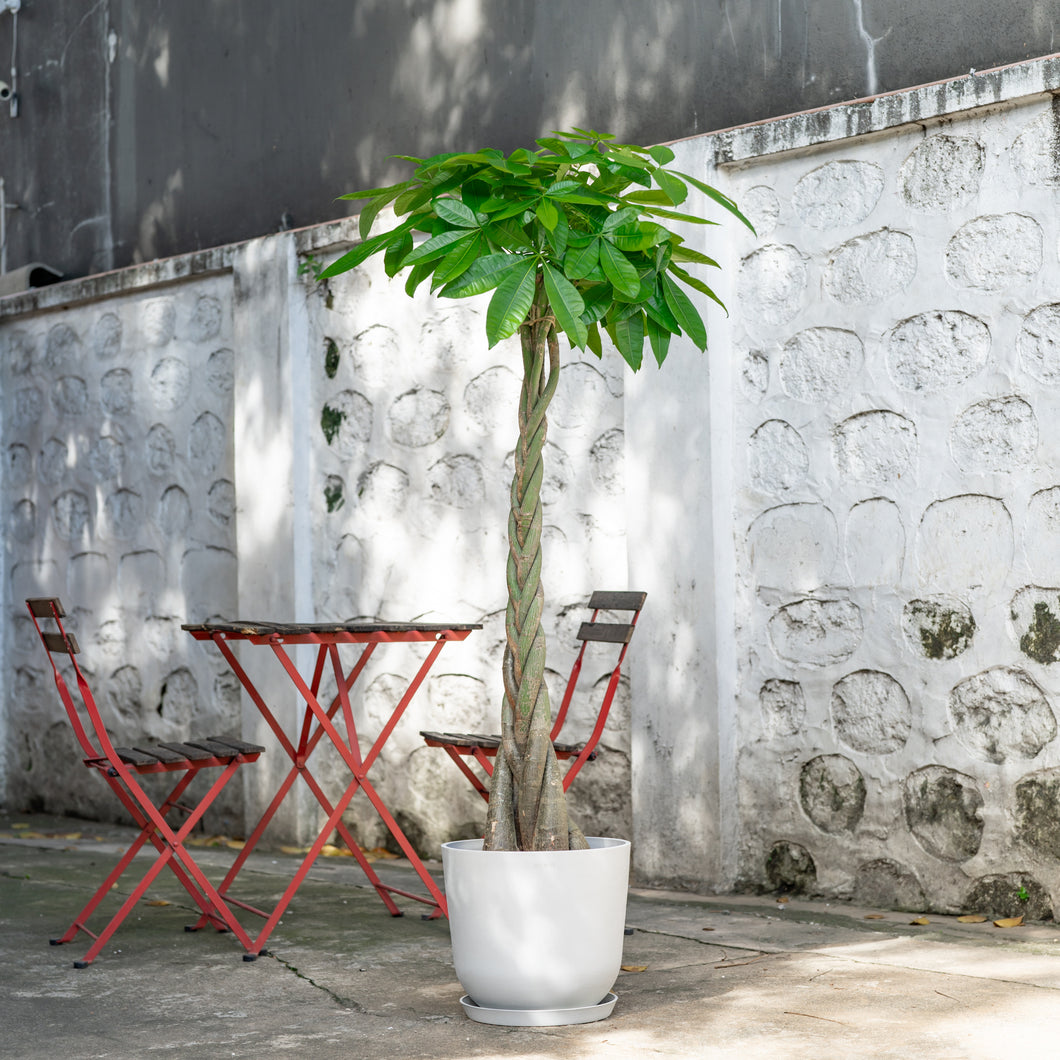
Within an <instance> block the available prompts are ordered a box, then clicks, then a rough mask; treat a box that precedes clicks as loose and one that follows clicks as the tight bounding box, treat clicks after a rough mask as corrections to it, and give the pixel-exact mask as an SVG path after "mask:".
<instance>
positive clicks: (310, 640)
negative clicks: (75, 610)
mask: <svg viewBox="0 0 1060 1060" xmlns="http://www.w3.org/2000/svg"><path fill="white" fill-rule="evenodd" d="M180 628H181V629H183V630H184V631H185V632H187V633H190V634H191V635H192V636H193V637H194V638H195V639H196V640H212V639H214V638H215V637H220V638H221V639H222V640H248V641H250V642H252V643H255V644H262V643H282V644H357V643H367V642H369V641H417V640H421V641H422V640H439V639H444V640H463V639H464V638H465V637H466V636H467V635H468V634H469V633H471V632H472V631H474V630H476V629H481V628H482V625H481V624H480V623H474V622H375V621H357V622H272V621H264V620H261V619H245V620H234V621H231V622H200V623H187V624H185V625H182V626H181V627H180Z"/></svg>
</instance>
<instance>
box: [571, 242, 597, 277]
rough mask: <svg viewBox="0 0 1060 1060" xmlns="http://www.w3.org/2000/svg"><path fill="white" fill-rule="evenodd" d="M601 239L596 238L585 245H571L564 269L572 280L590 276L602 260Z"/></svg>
mask: <svg viewBox="0 0 1060 1060" xmlns="http://www.w3.org/2000/svg"><path fill="white" fill-rule="evenodd" d="M600 242H601V241H600V240H599V239H594V240H592V241H591V242H589V243H587V244H586V245H585V246H584V247H571V248H569V249H568V251H567V257H566V260H565V261H564V263H563V271H564V272H565V273H566V274H567V276H568V277H570V279H572V280H584V279H586V278H588V277H589V276H590V275H591V274H592V272H593V270H594V269H595V268H596V266H597V265H598V264H599V261H600Z"/></svg>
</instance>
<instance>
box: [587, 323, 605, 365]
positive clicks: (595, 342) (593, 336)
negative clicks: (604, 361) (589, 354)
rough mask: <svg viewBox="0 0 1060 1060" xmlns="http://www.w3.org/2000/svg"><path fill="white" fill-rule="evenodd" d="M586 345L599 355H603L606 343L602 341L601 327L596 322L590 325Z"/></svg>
mask: <svg viewBox="0 0 1060 1060" xmlns="http://www.w3.org/2000/svg"><path fill="white" fill-rule="evenodd" d="M586 345H587V346H588V347H589V349H590V350H592V351H593V353H595V354H596V356H597V357H603V355H604V344H603V343H602V342H601V341H600V327H599V325H598V324H596V323H595V322H594V323H592V324H590V325H589V338H588V339H587V340H586Z"/></svg>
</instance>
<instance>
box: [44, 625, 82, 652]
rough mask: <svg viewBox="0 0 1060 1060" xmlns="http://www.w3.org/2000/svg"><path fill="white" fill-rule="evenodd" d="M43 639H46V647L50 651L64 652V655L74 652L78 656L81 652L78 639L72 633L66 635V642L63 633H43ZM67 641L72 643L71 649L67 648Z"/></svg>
mask: <svg viewBox="0 0 1060 1060" xmlns="http://www.w3.org/2000/svg"><path fill="white" fill-rule="evenodd" d="M41 637H43V638H44V646H45V647H46V648H47V649H48V651H58V652H63V653H64V654H66V653H69V652H73V654H74V655H76V654H77V653H78V652H79V651H80V650H81V646H80V645H79V644H78V643H77V637H75V636H74V635H73V634H72V633H67V634H66V640H63V635H62V634H61V633H55V632H48V633H45V632H43V631H42V632H41ZM67 641H69V643H70V647H69V648H67V646H66V644H67Z"/></svg>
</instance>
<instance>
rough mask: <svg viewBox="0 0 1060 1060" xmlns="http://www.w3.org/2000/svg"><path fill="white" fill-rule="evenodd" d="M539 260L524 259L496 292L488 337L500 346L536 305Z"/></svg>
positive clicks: (488, 314)
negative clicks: (535, 292) (536, 279)
mask: <svg viewBox="0 0 1060 1060" xmlns="http://www.w3.org/2000/svg"><path fill="white" fill-rule="evenodd" d="M536 273H537V263H536V262H535V261H534V260H533V259H532V258H523V259H521V262H520V264H519V266H518V267H516V268H515V269H513V270H511V272H509V273H508V275H507V276H506V277H505V278H504V279H503V280H502V281H501V283H500V285H499V286H498V287H497V290H496V291H494V292H493V297H492V298H491V299H490V304H489V306H488V307H487V309H486V339H487V341H488V342H489V344H490V346H491V347H493V346H496V345H497V343H498V342H500V341H501V339H506V338H508V337H509V336H511V335H514V334H515V333H516V332H517V331H518V330H519V325H520V324H522V322H523V321H524V320H525V319H526V315H527V313H529V312H530V307H531V306H532V305H533V304H534V279H535V276H536Z"/></svg>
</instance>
